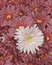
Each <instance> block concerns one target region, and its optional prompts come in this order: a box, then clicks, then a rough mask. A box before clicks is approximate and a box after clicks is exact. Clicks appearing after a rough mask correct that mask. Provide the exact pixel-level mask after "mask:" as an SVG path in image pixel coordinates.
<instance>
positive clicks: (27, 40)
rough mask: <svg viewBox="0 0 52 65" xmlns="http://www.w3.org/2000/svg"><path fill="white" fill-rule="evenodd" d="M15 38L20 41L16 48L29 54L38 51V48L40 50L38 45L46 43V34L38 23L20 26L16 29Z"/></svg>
mask: <svg viewBox="0 0 52 65" xmlns="http://www.w3.org/2000/svg"><path fill="white" fill-rule="evenodd" d="M14 39H15V40H16V41H18V42H17V43H16V46H17V47H16V48H17V49H18V50H20V52H22V51H23V52H24V53H27V54H29V53H30V52H31V53H32V54H34V53H36V49H37V50H38V51H39V48H38V47H39V46H42V44H43V43H44V34H43V32H42V31H41V30H40V29H39V27H38V26H37V24H34V26H32V27H29V26H27V27H26V28H24V27H23V26H20V27H19V28H17V29H16V32H15V35H14Z"/></svg>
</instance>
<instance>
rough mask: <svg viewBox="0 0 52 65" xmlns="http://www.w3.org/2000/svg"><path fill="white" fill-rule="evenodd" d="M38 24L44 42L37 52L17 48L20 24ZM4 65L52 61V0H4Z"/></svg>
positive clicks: (0, 25) (0, 27)
mask: <svg viewBox="0 0 52 65" xmlns="http://www.w3.org/2000/svg"><path fill="white" fill-rule="evenodd" d="M35 23H36V24H37V25H38V26H39V28H40V29H41V30H42V31H43V33H44V37H45V39H44V44H43V45H42V46H41V47H39V51H36V54H24V53H23V52H22V53H21V52H20V51H19V50H18V49H16V44H15V43H16V41H15V40H14V34H15V30H16V28H18V27H19V26H24V27H26V26H30V27H31V26H32V25H34V24H35ZM0 65H52V0H0Z"/></svg>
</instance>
